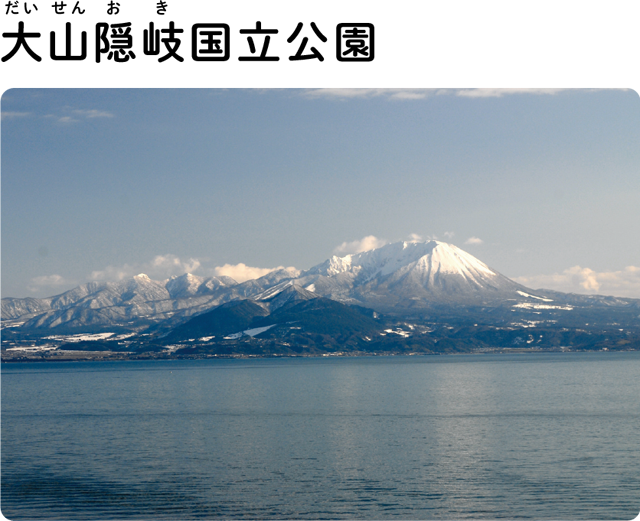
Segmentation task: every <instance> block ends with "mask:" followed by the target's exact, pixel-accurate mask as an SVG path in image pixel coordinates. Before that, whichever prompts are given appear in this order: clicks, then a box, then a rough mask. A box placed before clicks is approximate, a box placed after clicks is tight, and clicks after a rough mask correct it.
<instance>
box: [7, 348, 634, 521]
mask: <svg viewBox="0 0 640 521" xmlns="http://www.w3.org/2000/svg"><path fill="white" fill-rule="evenodd" d="M639 375H640V353H637V352H635V353H589V354H576V353H556V354H545V355H541V354H531V355H475V356H474V355H464V356H431V357H370V358H331V359H327V358H315V359H259V360H198V361H150V362H72V363H24V364H4V365H3V366H2V512H3V514H4V515H5V516H6V517H7V518H9V519H15V520H18V519H70V520H73V519H82V520H87V519H163V518H164V519H194V518H220V517H223V518H260V519H265V518H278V519H282V518H304V519H319V518H321V519H352V518H361V519H389V518H401V519H497V518H511V519H513V518H529V519H571V520H583V519H632V518H634V517H635V516H636V515H637V514H638V512H639V511H640V492H639V491H640V429H639V428H638V426H639V425H640V403H639V400H638V398H639V397H640V377H639Z"/></svg>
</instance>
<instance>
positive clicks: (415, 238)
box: [408, 233, 423, 242]
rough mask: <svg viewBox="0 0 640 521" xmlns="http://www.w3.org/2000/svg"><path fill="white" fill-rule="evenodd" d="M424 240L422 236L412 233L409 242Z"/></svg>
mask: <svg viewBox="0 0 640 521" xmlns="http://www.w3.org/2000/svg"><path fill="white" fill-rule="evenodd" d="M422 241H423V238H422V235H418V234H417V233H410V234H409V241H408V242H422Z"/></svg>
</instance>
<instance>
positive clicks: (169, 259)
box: [89, 253, 201, 282]
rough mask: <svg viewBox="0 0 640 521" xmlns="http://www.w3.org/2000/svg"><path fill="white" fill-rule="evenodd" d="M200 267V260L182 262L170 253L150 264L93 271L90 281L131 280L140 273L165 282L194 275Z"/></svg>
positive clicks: (156, 258)
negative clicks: (176, 277)
mask: <svg viewBox="0 0 640 521" xmlns="http://www.w3.org/2000/svg"><path fill="white" fill-rule="evenodd" d="M200 266H201V263H200V261H199V260H198V259H192V258H190V259H187V260H182V259H180V258H179V257H177V256H176V255H172V254H170V253H168V254H166V255H156V256H155V257H154V258H153V259H152V260H151V261H150V262H144V263H136V264H123V265H122V266H107V267H106V268H104V269H103V270H98V271H93V272H92V273H91V275H89V280H92V281H94V280H95V281H105V282H117V281H120V280H124V279H128V278H131V277H133V276H134V275H137V274H138V273H145V274H146V275H148V276H149V277H150V278H151V279H154V280H164V279H167V278H169V277H171V276H173V275H176V276H177V275H183V274H184V273H193V272H194V271H196V270H197V269H198V268H200Z"/></svg>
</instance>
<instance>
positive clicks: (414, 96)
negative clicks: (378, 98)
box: [390, 91, 427, 100]
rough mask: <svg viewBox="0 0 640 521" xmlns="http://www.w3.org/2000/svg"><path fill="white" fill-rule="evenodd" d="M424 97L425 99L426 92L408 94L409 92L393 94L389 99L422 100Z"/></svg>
mask: <svg viewBox="0 0 640 521" xmlns="http://www.w3.org/2000/svg"><path fill="white" fill-rule="evenodd" d="M426 97H427V93H426V92H410V91H401V92H395V93H394V94H392V95H391V96H390V98H391V99H397V100H413V99H424V98H426Z"/></svg>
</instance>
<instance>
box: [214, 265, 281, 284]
mask: <svg viewBox="0 0 640 521" xmlns="http://www.w3.org/2000/svg"><path fill="white" fill-rule="evenodd" d="M281 269H284V266H278V267H277V268H255V267H252V266H247V265H246V264H244V263H242V262H241V263H240V264H225V265H224V266H217V267H215V268H214V269H213V272H214V274H215V275H216V276H217V277H222V276H225V277H231V278H232V279H233V280H235V281H236V282H244V281H245V280H252V279H258V278H260V277H263V276H265V275H266V274H267V273H271V272H272V271H275V270H281Z"/></svg>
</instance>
